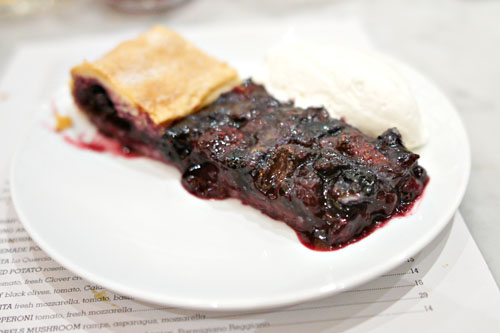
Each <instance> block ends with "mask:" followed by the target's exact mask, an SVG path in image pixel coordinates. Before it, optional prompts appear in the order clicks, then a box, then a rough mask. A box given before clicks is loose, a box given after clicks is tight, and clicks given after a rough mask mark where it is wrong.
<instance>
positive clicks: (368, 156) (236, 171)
mask: <svg viewBox="0 0 500 333" xmlns="http://www.w3.org/2000/svg"><path fill="white" fill-rule="evenodd" d="M171 47H172V48H174V49H173V50H170V48H171ZM127 55H129V56H127ZM146 58H151V59H152V60H151V61H147V60H145V59H146ZM188 67H189V68H188ZM72 75H73V95H74V98H75V101H76V103H77V105H78V106H79V107H80V108H81V110H82V111H83V112H85V113H86V114H87V115H88V117H89V119H90V120H91V121H92V122H93V123H94V124H95V125H96V126H97V128H98V129H99V130H100V131H101V132H102V133H103V134H105V135H107V136H109V137H112V138H114V139H116V140H118V141H119V142H120V143H121V144H122V145H124V146H126V147H128V148H129V149H131V150H132V151H135V152H139V153H142V154H145V155H147V156H150V157H153V158H156V159H159V160H162V161H165V162H168V163H170V164H173V165H175V166H176V167H177V168H178V169H179V170H180V171H181V173H182V184H183V186H184V187H185V188H186V189H187V190H188V191H189V192H191V193H192V194H194V195H196V196H198V197H200V198H207V199H208V198H212V199H224V198H229V197H232V198H238V199H240V200H241V201H242V202H243V203H245V204H248V205H250V206H252V207H254V208H256V209H259V210H260V211H261V212H263V213H264V214H266V215H268V216H270V217H272V218H274V219H277V220H281V221H284V222H286V223H287V224H288V225H290V226H291V227H292V228H293V229H294V230H295V231H296V232H297V233H298V235H299V237H300V239H301V241H302V242H303V243H305V244H306V245H308V246H310V247H311V248H315V249H335V248H339V247H342V246H344V245H346V244H349V243H351V242H353V241H355V240H357V239H359V238H361V237H364V236H365V235H367V234H368V233H369V232H371V231H372V230H374V228H376V227H377V226H378V225H380V224H381V223H383V222H384V221H386V220H387V219H389V218H390V217H392V216H394V215H397V214H400V213H402V212H404V211H406V210H407V209H408V208H409V207H411V204H412V203H413V202H414V201H415V200H416V198H417V197H418V196H419V195H420V194H421V193H422V191H423V189H424V187H425V184H426V182H427V180H428V177H427V174H426V172H425V170H424V169H423V168H422V167H420V166H419V165H418V162H417V160H418V158H419V156H418V155H417V154H413V153H411V152H409V151H408V150H407V149H405V147H404V146H403V145H402V143H401V136H400V135H399V133H398V131H397V130H396V129H389V130H387V131H386V132H385V133H384V134H382V135H381V136H379V137H378V138H376V139H375V138H371V137H368V136H366V135H364V134H363V133H361V132H360V131H359V130H357V129H356V128H354V127H352V126H350V125H348V124H347V123H345V122H344V121H343V120H338V119H332V118H330V116H329V114H328V112H327V111H326V110H325V109H324V108H306V109H303V108H298V107H295V106H294V105H293V103H291V102H285V103H282V102H280V101H278V100H276V99H275V98H273V97H272V96H271V95H269V94H268V92H267V91H266V90H265V89H264V87H263V86H261V85H257V84H254V83H253V82H252V81H251V80H248V81H246V82H244V83H243V84H242V85H239V86H236V87H234V88H233V89H232V90H231V91H229V92H226V93H223V94H222V95H221V96H220V97H218V98H217V99H216V100H215V101H214V102H213V103H211V104H209V105H206V106H205V107H201V106H202V105H204V104H206V103H207V101H210V100H211V97H212V95H213V94H214V93H216V92H218V91H219V90H220V88H222V87H225V86H227V85H228V84H231V83H232V82H233V81H234V80H235V79H236V72H235V71H234V70H233V69H231V68H230V67H228V66H227V65H225V64H223V63H220V62H218V61H217V60H214V59H212V58H210V57H208V56H207V55H205V54H203V53H202V52H201V51H198V50H197V49H195V48H194V47H193V46H192V45H190V44H189V43H187V42H186V41H184V40H183V39H182V38H181V37H179V36H178V35H175V34H174V33H172V32H170V31H168V30H166V29H164V28H160V27H157V28H153V29H152V30H151V31H149V32H147V33H146V34H144V35H142V36H141V37H139V38H138V39H137V40H135V41H131V42H126V43H124V44H121V45H120V46H118V48H116V49H115V50H114V51H112V52H110V53H109V54H108V55H106V56H104V57H103V58H102V59H100V60H98V61H96V62H94V63H85V64H83V65H81V66H79V67H76V68H75V69H74V70H73V71H72ZM196 110H198V111H197V112H196V113H193V111H196Z"/></svg>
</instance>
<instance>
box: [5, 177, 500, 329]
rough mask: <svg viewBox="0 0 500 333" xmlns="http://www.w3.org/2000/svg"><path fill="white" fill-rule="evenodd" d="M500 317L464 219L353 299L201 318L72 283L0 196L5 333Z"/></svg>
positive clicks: (453, 322) (421, 323) (359, 325)
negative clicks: (34, 240)
mask: <svg viewBox="0 0 500 333" xmlns="http://www.w3.org/2000/svg"><path fill="white" fill-rule="evenodd" d="M132 274H133V272H132ZM499 313H500V293H499V290H498V288H497V286H496V284H495V282H494V281H493V278H492V276H491V273H490V272H489V270H488V268H487V266H486V264H485V262H484V260H483V258H482V256H481V254H480V252H479V251H478V249H477V247H476V245H475V243H474V241H473V240H472V238H471V236H470V234H469V232H468V230H467V227H466V226H465V224H464V221H463V219H462V218H461V216H460V215H459V214H458V213H457V215H456V216H455V217H454V219H453V221H451V222H450V224H449V225H448V227H447V228H446V229H445V230H444V231H443V232H442V233H441V234H440V235H439V237H437V239H435V240H434V241H433V242H432V243H431V244H430V245H429V246H428V247H426V248H425V249H424V250H423V251H422V252H420V253H419V254H418V255H416V256H415V257H412V258H407V260H405V261H404V262H402V263H401V265H400V266H399V267H397V268H396V269H394V270H392V271H390V272H388V273H386V274H384V275H382V276H380V277H379V278H378V279H376V280H374V281H372V282H370V283H367V284H365V285H363V286H360V287H357V288H355V289H353V290H348V291H346V292H344V293H342V294H339V295H334V296H331V297H329V298H326V299H322V300H319V301H315V302H310V303H305V304H299V305H296V306H292V307H287V308H281V309H276V310H273V311H266V312H257V313H242V312H239V313H231V312H226V313H220V312H200V311H192V310H181V309H176V308H173V307H165V306H158V305H152V304H147V303H144V302H139V301H135V300H133V299H131V298H129V297H126V296H123V295H118V294H115V293H113V292H111V291H109V290H106V289H104V288H102V287H101V286H99V285H96V284H94V283H92V282H91V281H86V280H84V279H82V278H80V277H79V276H77V275H74V274H73V273H71V272H70V271H68V270H67V269H65V268H64V267H62V266H60V265H59V264H58V263H57V262H55V261H54V260H52V259H51V258H50V257H49V256H47V255H46V254H45V253H44V252H43V251H42V250H41V249H40V247H38V246H37V245H36V244H35V243H34V242H33V241H32V239H31V237H30V236H29V235H28V234H27V232H26V231H25V230H24V228H23V226H22V224H21V223H20V221H19V219H18V217H17V215H16V212H15V209H14V207H13V205H12V201H11V198H10V192H9V186H8V182H7V181H6V180H5V181H4V182H3V184H2V186H1V188H0V333H3V332H64V331H68V332H70V331H97V330H111V331H123V332H178V333H187V332H190V333H191V332H192V333H195V332H196V333H202V332H207V333H208V332H261V331H262V332H268V331H269V332H290V331H296V332H316V331H322V332H366V331H367V330H369V331H370V332H379V331H380V332H382V331H383V332H392V331H394V332H399V331H402V330H403V329H404V330H405V331H406V332H414V331H415V332H416V331H419V332H420V331H422V330H430V331H436V332H438V331H439V332H445V331H448V332H470V330H472V329H476V330H479V331H481V332H494V331H496V330H497V329H498V328H499V327H500V317H499V316H498V314H499Z"/></svg>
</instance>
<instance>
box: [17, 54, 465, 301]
mask: <svg viewBox="0 0 500 333" xmlns="http://www.w3.org/2000/svg"><path fill="white" fill-rule="evenodd" d="M395 61H396V62H397V64H398V65H400V66H403V67H405V68H406V69H407V70H410V71H411V72H413V73H412V74H415V75H417V76H419V79H421V80H423V81H424V82H425V84H426V85H427V86H429V87H430V88H431V89H432V90H433V91H435V92H436V93H437V94H438V95H439V96H440V97H441V98H442V101H443V102H444V103H446V104H448V107H449V109H450V110H451V111H452V112H453V115H454V116H455V117H456V121H457V125H458V128H459V130H460V132H461V134H462V135H463V137H462V139H463V141H464V142H463V143H464V144H465V145H466V146H465V147H463V158H462V161H463V165H462V167H463V174H462V177H463V183H462V184H461V186H460V188H459V190H458V191H457V194H456V195H455V196H454V200H453V204H452V205H449V206H448V207H447V210H446V212H445V213H443V214H442V215H443V216H444V217H443V219H442V221H440V223H435V224H433V226H432V228H429V229H427V230H426V232H425V233H423V234H422V236H421V237H420V238H419V239H418V241H415V242H412V243H411V245H410V246H408V247H407V248H406V250H405V251H404V253H402V254H401V253H399V254H398V256H392V257H390V258H389V259H388V260H387V261H385V262H380V263H379V264H378V265H375V266H374V267H371V268H370V270H365V271H363V273H362V274H359V275H357V276H355V277H353V278H352V279H351V280H349V281H348V282H347V283H342V287H340V288H339V287H338V286H336V285H335V286H330V288H328V286H326V287H325V286H323V287H325V288H324V291H322V292H318V293H316V294H314V295H311V294H310V292H302V293H298V294H297V293H294V295H295V297H292V298H291V297H289V296H288V295H286V296H285V297H273V298H272V300H270V301H263V300H261V301H260V302H256V301H254V300H250V301H237V302H227V301H226V302H225V303H223V304H222V303H217V302H210V301H206V300H191V299H188V300H186V299H175V298H174V299H171V298H169V297H165V295H164V294H160V295H161V296H158V295H152V294H144V293H141V292H138V290H136V289H134V288H132V289H130V288H128V287H127V286H124V285H122V284H120V283H119V282H116V281H112V280H110V279H109V278H108V279H106V278H105V277H104V278H103V277H101V276H99V275H98V274H97V275H96V274H95V273H93V272H89V271H86V270H85V269H83V268H81V267H80V266H79V265H78V264H76V263H73V262H70V261H68V260H66V259H65V258H64V256H63V255H61V254H60V253H59V252H58V251H57V250H56V249H54V248H52V247H51V245H50V244H47V243H46V242H45V240H44V239H43V238H42V237H41V236H40V235H39V234H38V233H37V232H36V230H35V229H36V228H35V227H34V225H35V224H33V223H32V222H31V221H30V220H29V218H28V217H27V216H26V215H25V213H24V211H23V209H22V203H21V202H20V199H19V195H18V192H17V188H16V185H15V184H16V179H17V170H18V168H17V167H16V166H17V164H18V163H20V162H19V156H20V155H21V153H22V148H23V147H24V146H25V143H26V141H27V140H28V138H29V133H30V132H28V133H27V135H25V136H24V137H23V139H22V140H21V141H20V142H19V145H18V146H17V149H16V152H15V153H14V156H13V157H12V160H11V163H10V170H9V181H10V184H11V186H10V191H11V197H12V202H13V204H14V208H15V211H16V213H17V215H18V217H19V220H20V221H21V223H22V224H23V226H24V228H25V229H26V231H27V232H28V234H29V235H30V236H31V237H32V239H33V240H34V241H35V242H36V243H37V245H38V246H39V247H40V248H41V249H42V250H43V251H45V253H46V254H47V255H49V256H50V257H51V258H52V259H54V260H55V261H56V262H58V263H59V264H60V265H62V266H63V267H65V268H67V269H68V270H69V271H71V272H73V273H74V274H76V275H78V276H80V277H82V278H84V279H87V280H88V281H91V282H93V283H96V284H99V285H101V286H102V287H104V288H106V289H108V290H110V291H113V292H116V293H118V294H121V295H125V296H129V297H132V298H134V299H136V300H141V301H145V302H149V303H155V304H161V305H169V306H174V307H178V308H184V309H195V310H204V311H255V310H265V309H273V308H279V307H284V306H291V305H294V304H298V303H302V302H305V301H313V300H317V299H321V298H325V297H328V296H332V295H334V294H337V293H340V292H343V291H346V290H349V289H352V288H355V287H357V286H359V285H361V284H363V283H366V282H368V281H370V280H372V279H373V278H375V277H377V276H380V275H382V274H383V273H384V272H387V271H389V270H392V269H394V268H395V267H397V266H399V265H400V264H401V261H400V258H401V257H411V256H413V255H415V254H416V253H417V252H419V251H421V250H422V249H423V248H424V247H426V246H427V245H428V244H429V243H430V242H431V241H432V240H433V239H435V238H436V237H437V236H438V234H439V233H440V232H441V231H442V230H443V229H444V228H445V227H446V225H447V224H448V223H449V222H450V221H451V220H452V217H453V216H454V214H455V213H456V211H457V209H458V207H459V205H460V203H461V201H462V200H463V197H464V195H465V191H466V189H467V186H468V183H469V178H470V171H471V151H470V140H469V137H468V134H467V131H466V128H465V125H464V122H463V120H462V118H461V117H460V115H459V113H458V110H457V109H456V107H455V106H454V105H453V104H452V103H451V101H450V100H449V99H448V97H447V96H446V95H445V94H444V93H443V92H442V90H441V89H439V87H438V86H437V85H436V84H434V82H433V81H431V80H430V79H428V78H427V77H426V76H424V75H423V74H422V73H420V72H419V71H417V70H416V69H414V68H413V67H410V66H409V65H407V64H405V63H403V62H401V61H399V60H395ZM31 126H36V125H35V124H31ZM429 140H432V137H430V138H429ZM431 182H432V179H431Z"/></svg>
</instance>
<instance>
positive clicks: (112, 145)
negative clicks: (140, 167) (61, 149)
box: [63, 134, 141, 158]
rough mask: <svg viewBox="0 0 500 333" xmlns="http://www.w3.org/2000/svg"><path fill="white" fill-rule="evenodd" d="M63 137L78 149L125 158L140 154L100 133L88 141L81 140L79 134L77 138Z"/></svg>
mask: <svg viewBox="0 0 500 333" xmlns="http://www.w3.org/2000/svg"><path fill="white" fill-rule="evenodd" d="M63 139H64V141H66V142H67V143H69V144H71V145H72V146H74V147H77V148H80V149H85V150H91V151H95V152H98V153H110V154H113V155H115V156H121V157H125V158H136V157H141V155H140V154H137V153H134V152H132V151H131V150H130V149H129V148H128V147H124V146H122V145H121V144H120V143H118V142H117V141H114V140H112V139H109V138H107V137H105V136H103V135H101V134H96V135H94V137H93V138H92V139H91V140H90V141H85V140H83V137H82V136H81V135H80V136H79V137H78V138H77V139H74V138H71V137H69V136H66V135H64V136H63Z"/></svg>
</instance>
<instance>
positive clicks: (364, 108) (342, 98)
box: [265, 40, 427, 148]
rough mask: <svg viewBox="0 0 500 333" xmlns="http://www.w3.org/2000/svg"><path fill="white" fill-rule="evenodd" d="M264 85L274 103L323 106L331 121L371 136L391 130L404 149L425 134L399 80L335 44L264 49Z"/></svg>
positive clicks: (383, 66) (380, 64) (387, 68)
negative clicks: (288, 101)
mask: <svg viewBox="0 0 500 333" xmlns="http://www.w3.org/2000/svg"><path fill="white" fill-rule="evenodd" d="M266 68H267V74H266V76H267V77H266V78H265V81H267V82H266V86H267V87H268V88H269V90H270V91H271V92H272V93H273V94H275V95H276V96H277V97H278V98H292V99H294V100H295V103H296V104H297V105H298V106H302V107H307V106H319V105H322V106H324V107H325V108H326V109H327V110H328V111H329V112H330V114H331V115H332V116H334V117H337V118H340V117H344V118H345V120H346V121H347V122H348V123H349V124H351V125H354V126H355V127H357V128H359V129H360V130H361V131H363V132H364V133H365V134H367V135H370V136H373V137H376V136H378V135H380V134H382V133H383V132H384V131H385V130H386V129H388V128H391V127H396V128H397V129H398V130H399V132H400V133H401V135H402V137H403V143H404V144H405V145H406V147H408V148H416V147H418V146H421V145H423V144H424V143H425V142H426V139H427V135H426V131H425V128H424V124H423V119H422V115H421V113H420V111H419V108H418V105H417V102H416V100H415V97H414V96H413V94H412V91H411V89H410V87H409V86H408V84H407V83H406V81H405V79H404V78H403V77H402V76H401V74H399V73H398V71H397V70H396V69H395V68H393V67H392V66H391V65H390V64H388V63H386V62H385V61H384V60H382V59H380V58H379V57H378V56H376V55H374V54H370V53H366V52H361V51H358V50H355V49H351V48H348V47H343V46H337V45H331V44H329V45H324V44H322V45H320V44H314V43H311V42H306V41H299V40H294V41H286V42H282V43H281V44H278V45H277V46H275V47H273V48H272V49H271V50H269V53H268V54H267V56H266Z"/></svg>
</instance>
